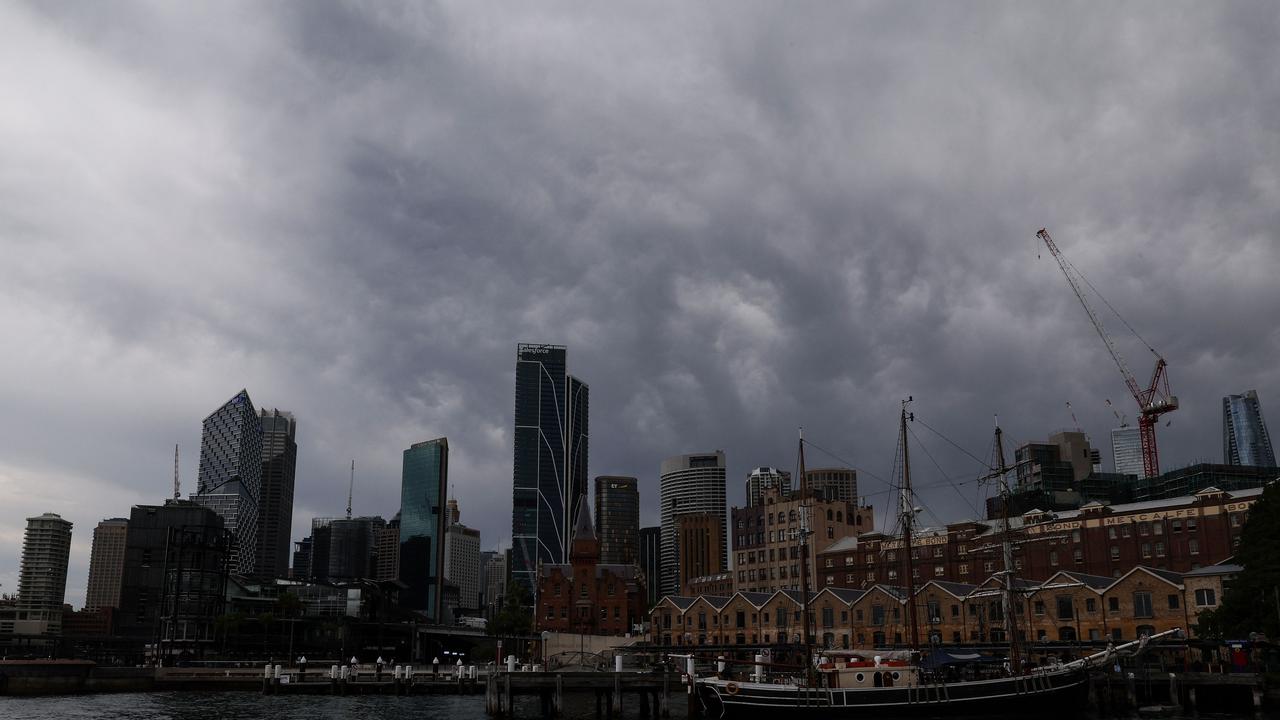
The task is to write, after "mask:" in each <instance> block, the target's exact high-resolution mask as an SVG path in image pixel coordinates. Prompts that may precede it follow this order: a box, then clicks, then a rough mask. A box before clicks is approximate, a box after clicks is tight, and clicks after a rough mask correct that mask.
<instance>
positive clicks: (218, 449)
mask: <svg viewBox="0 0 1280 720" xmlns="http://www.w3.org/2000/svg"><path fill="white" fill-rule="evenodd" d="M261 491H262V422H261V421H260V420H259V418H258V413H257V411H256V410H255V409H254V407H253V401H252V400H250V399H249V392H248V391H247V390H241V391H240V392H238V393H236V394H235V397H233V398H231V399H230V400H228V401H227V402H226V403H224V404H223V405H222V407H220V408H218V409H217V410H214V411H213V413H212V414H211V415H209V417H207V418H205V419H204V431H203V433H202V434H201V436H200V476H199V484H198V487H197V491H196V494H195V495H192V496H191V500H192V502H195V503H197V504H199V505H202V506H204V507H207V508H209V509H210V510H213V511H214V512H216V513H218V515H219V516H220V517H221V518H222V520H223V522H225V523H226V529H227V530H229V531H230V532H231V534H232V535H234V536H235V547H234V548H233V550H232V553H231V557H232V561H231V567H232V572H236V573H238V574H240V575H247V576H253V575H254V574H255V571H256V561H257V556H258V502H259V497H260V493H261Z"/></svg>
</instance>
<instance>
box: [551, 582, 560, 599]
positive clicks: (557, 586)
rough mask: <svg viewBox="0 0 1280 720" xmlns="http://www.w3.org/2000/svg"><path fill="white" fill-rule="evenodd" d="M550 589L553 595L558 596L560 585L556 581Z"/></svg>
mask: <svg viewBox="0 0 1280 720" xmlns="http://www.w3.org/2000/svg"><path fill="white" fill-rule="evenodd" d="M552 590H553V591H554V595H555V596H556V597H560V585H559V584H558V583H557V584H556V585H553V586H552Z"/></svg>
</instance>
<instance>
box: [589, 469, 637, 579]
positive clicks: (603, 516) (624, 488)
mask: <svg viewBox="0 0 1280 720" xmlns="http://www.w3.org/2000/svg"><path fill="white" fill-rule="evenodd" d="M637 486H638V481H637V480H636V478H633V477H627V476H619V475H601V476H600V477H598V478H596V537H597V538H600V562H602V563H609V564H613V565H631V564H634V563H635V562H636V559H637V552H638V551H637V547H638V545H637V544H638V543H639V535H640V492H639V490H638V489H637Z"/></svg>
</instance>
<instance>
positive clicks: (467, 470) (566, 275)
mask: <svg viewBox="0 0 1280 720" xmlns="http://www.w3.org/2000/svg"><path fill="white" fill-rule="evenodd" d="M1277 23H1278V20H1277V16H1276V14H1275V13H1274V10H1273V9H1271V8H1270V7H1268V6H1267V5H1265V4H1258V5H1256V6H1250V5H1245V4H1231V5H1227V6H1204V5H1179V6H1176V7H1175V6H1170V5H1168V4H1163V3H1162V4H1152V5H1145V6H1144V5H1126V6H1123V7H1121V8H1118V9H1116V8H1103V9H1099V8H1097V7H1090V6H1065V7H1064V6H1061V5H1058V4H1052V5H1049V4H1046V5H1039V6H1037V5H1032V4H1029V3H1020V4H1012V5H972V4H966V5H963V6H962V5H954V4H918V5H917V4H902V3H892V4H859V5H856V6H853V5H850V6H840V7H837V8H821V9H818V8H816V7H805V8H797V7H795V6H781V5H765V4H750V5H746V4H740V3H733V4H726V5H721V6H715V7H702V6H699V7H694V8H690V7H687V6H684V5H679V4H676V5H672V6H669V7H666V8H663V9H653V8H651V7H650V6H643V7H641V6H636V7H632V8H627V7H621V8H619V7H604V8H600V7H595V6H589V5H582V6H577V5H563V6H556V7H548V6H537V7H501V8H498V7H487V6H483V5H476V4H457V5H432V4H404V5H396V4H391V3H380V4H376V5H370V6H362V5H359V4H351V3H324V4H319V3H296V4H281V5H274V6H270V7H263V6H260V5H255V4H245V5H229V4H220V5H214V6H207V7H199V8H189V7H182V8H177V7H175V8H167V7H158V6H156V7H153V6H143V5H137V6H119V5H113V6H112V8H111V10H110V11H106V10H104V9H103V8H101V7H99V6H97V5H93V4H86V5H63V4H50V3H40V4H37V5H34V6H30V7H12V8H9V9H7V10H4V11H2V14H0V28H3V29H0V40H3V42H0V83H2V84H0V86H2V87H5V88H6V90H5V91H4V95H3V96H2V99H0V153H3V160H4V162H0V208H2V209H0V238H2V242H3V249H4V259H5V262H3V263H0V288H2V289H0V297H3V300H4V302H3V304H0V328H2V329H3V330H4V332H5V336H6V338H7V339H8V341H9V342H8V343H7V350H6V352H5V353H3V354H0V370H3V371H4V372H5V376H6V377H7V378H9V379H10V380H9V382H6V383H5V384H4V385H3V386H0V407H3V408H4V411H3V413H0V497H3V498H4V499H5V500H6V503H5V507H6V510H5V513H4V516H3V523H2V524H0V582H2V583H4V585H5V587H6V588H10V587H12V586H13V583H14V582H15V580H16V577H15V576H16V568H17V560H18V557H19V554H20V550H19V548H20V539H21V529H22V518H24V517H26V516H29V515H32V514H36V513H39V512H44V511H47V510H53V511H58V512H62V513H63V514H64V515H66V516H68V517H70V518H71V519H72V520H74V521H75V523H76V545H75V558H74V562H75V563H76V565H75V568H74V569H73V571H72V574H71V578H70V580H69V594H70V597H71V598H72V599H73V601H74V602H77V603H78V602H79V598H80V595H79V594H80V593H81V592H83V584H84V583H83V578H84V569H85V565H86V563H87V554H88V549H89V543H88V538H89V537H90V531H91V528H92V526H93V524H95V523H96V521H97V520H98V519H100V518H101V517H106V516H110V515H119V514H125V513H127V510H128V507H129V505H130V504H132V503H137V502H144V501H156V500H159V499H160V498H161V497H163V496H164V495H165V494H166V489H167V484H168V482H169V477H168V475H169V472H170V470H169V463H170V457H171V455H170V453H171V452H172V445H173V443H175V442H177V443H181V444H182V446H183V448H184V450H183V452H184V458H185V459H184V462H183V475H184V482H185V483H186V486H187V487H188V488H190V487H192V486H193V484H194V475H195V457H196V453H197V448H198V441H199V435H198V433H199V421H200V419H201V418H202V417H203V416H204V415H205V414H207V413H208V412H209V411H211V410H212V409H213V408H214V407H216V406H217V405H218V404H220V403H221V402H223V401H224V400H225V399H226V398H227V397H229V396H230V395H232V394H233V393H234V392H235V391H236V390H238V389H239V388H240V387H248V389H249V391H250V393H251V396H252V397H253V399H254V401H255V402H256V403H258V404H259V405H260V406H266V407H277V406H278V407H281V408H284V409H290V410H293V411H294V412H296V413H297V414H298V416H299V444H300V452H299V473H298V496H297V501H296V502H297V507H296V518H295V526H294V534H295V536H297V535H301V533H302V530H303V525H304V523H305V522H306V521H307V519H309V518H310V517H311V516H313V515H332V514H336V513H338V512H341V508H343V507H344V504H345V497H344V496H343V493H344V491H345V489H346V467H347V463H348V462H349V460H350V458H352V457H354V458H356V462H357V475H358V481H357V482H358V488H357V496H356V511H357V512H368V513H381V514H384V515H388V516H389V515H390V514H392V513H393V512H394V510H395V507H396V505H397V502H398V480H399V471H400V452H401V451H402V450H403V448H405V447H407V446H408V445H409V444H410V443H412V442H415V441H418V440H422V439H426V438H429V437H436V436H441V435H447V436H448V437H449V438H450V445H451V449H452V451H453V462H452V463H451V464H452V468H451V470H452V481H453V483H454V494H456V496H457V497H458V498H459V500H460V502H461V504H462V509H463V517H464V521H465V522H468V523H470V524H473V525H475V526H478V527H479V528H480V529H481V530H482V532H483V534H484V538H485V546H486V547H490V546H493V545H496V544H498V543H501V542H504V541H506V539H507V537H508V535H509V532H510V529H509V528H510V525H509V512H510V510H509V504H508V503H509V500H508V498H509V496H510V495H509V493H510V489H509V488H510V477H511V428H510V425H511V412H512V404H513V403H512V387H513V368H514V360H513V357H512V356H513V354H514V349H515V348H514V346H515V344H516V343H517V342H521V341H535V342H555V343H563V344H566V345H568V346H569V348H570V354H569V358H570V365H571V371H572V372H574V373H575V374H577V375H579V376H580V377H582V378H583V379H584V380H586V381H587V382H588V383H590V385H591V387H592V398H591V417H592V423H591V435H592V437H591V463H590V467H591V473H592V475H596V474H605V473H610V474H635V475H637V476H639V477H640V478H641V479H642V493H643V497H644V502H645V505H646V511H645V519H646V520H647V521H653V520H655V519H656V513H655V506H656V502H655V500H656V492H657V488H656V485H657V481H656V473H657V465H658V463H659V462H660V460H661V459H662V458H663V457H665V456H667V455H672V454H677V453H683V452H690V451H697V450H703V449H713V448H723V449H725V450H726V451H727V452H728V456H729V462H730V482H731V494H730V497H731V501H732V499H734V498H739V499H740V495H741V490H740V489H739V487H740V485H741V478H742V477H743V476H744V474H745V473H746V472H747V471H748V470H749V469H750V468H752V467H754V466H756V465H763V464H769V465H779V466H782V467H791V466H792V465H793V464H794V462H795V450H794V446H795V439H794V438H795V429H796V427H797V426H798V425H804V426H805V428H806V436H807V437H809V438H811V439H812V440H813V441H814V442H815V443H817V445H819V446H821V447H824V448H827V449H829V450H832V451H834V452H836V453H837V454H838V455H839V456H840V457H841V458H842V459H845V460H848V461H851V462H853V463H855V464H856V465H857V466H858V467H859V468H861V469H862V470H863V471H864V474H863V476H862V490H863V491H864V492H866V493H870V494H871V500H872V501H873V502H874V503H875V504H876V505H877V508H878V509H882V508H883V507H884V506H885V505H886V499H887V498H886V496H885V495H884V494H883V490H884V486H883V485H882V484H881V483H880V482H879V480H878V479H877V478H879V477H885V476H888V475H889V473H890V470H891V466H892V456H893V452H894V442H895V435H894V433H895V426H894V422H895V417H896V412H897V408H898V401H899V400H900V399H901V398H902V397H903V396H905V395H907V394H912V395H914V396H915V397H916V399H917V402H916V410H917V412H918V413H919V415H920V417H921V419H922V420H925V421H927V422H928V424H929V425H930V426H932V427H934V428H937V429H939V430H941V431H942V432H944V433H946V434H948V436H950V437H952V438H953V439H954V440H955V441H956V442H958V443H959V444H961V445H963V446H964V447H966V448H969V449H970V450H972V451H973V452H974V453H975V454H978V455H980V456H983V455H985V453H986V448H987V445H988V443H989V436H990V426H991V420H990V418H991V416H992V414H994V413H997V412H998V413H1000V415H1001V420H1002V423H1003V425H1004V426H1005V427H1006V429H1007V430H1008V432H1009V434H1010V435H1011V436H1012V437H1013V438H1014V439H1016V440H1020V441H1025V440H1031V439H1036V438H1042V437H1044V436H1045V435H1047V434H1048V433H1049V432H1051V431H1053V430H1055V429H1058V428H1061V427H1066V426H1069V425H1071V424H1072V422H1071V418H1070V415H1069V414H1068V410H1067V408H1066V402H1068V401H1070V402H1071V403H1072V406H1073V408H1074V410H1075V413H1076V415H1077V417H1078V418H1079V421H1080V424H1081V426H1082V427H1083V428H1084V429H1085V430H1086V431H1088V432H1090V433H1092V435H1093V438H1094V440H1095V443H1096V444H1100V445H1103V446H1104V447H1105V446H1106V445H1107V431H1108V429H1109V428H1110V427H1112V426H1113V425H1114V419H1113V418H1112V417H1111V415H1110V411H1109V410H1108V409H1107V408H1106V407H1105V405H1104V400H1105V399H1106V398H1110V399H1111V400H1112V401H1113V402H1114V403H1115V404H1116V406H1117V407H1119V408H1120V409H1121V410H1123V411H1125V412H1127V413H1128V415H1130V417H1131V418H1132V416H1133V414H1134V413H1133V411H1132V410H1131V408H1130V405H1132V400H1129V399H1127V398H1126V397H1125V394H1124V393H1125V391H1124V387H1123V385H1122V383H1121V382H1120V379H1119V377H1118V373H1117V371H1116V370H1115V368H1114V367H1113V366H1112V365H1111V364H1110V360H1109V358H1108V357H1107V356H1106V354H1105V351H1104V350H1103V347H1102V345H1101V342H1100V341H1099V340H1098V339H1097V338H1096V336H1094V335H1093V331H1092V329H1091V328H1090V326H1089V325H1088V322H1087V321H1086V319H1085V316H1084V313H1083V311H1082V310H1081V309H1080V308H1079V307H1078V305H1077V304H1076V302H1075V299H1074V297H1072V296H1071V293H1070V291H1069V290H1068V288H1067V287H1066V284H1065V282H1064V281H1063V279H1062V278H1061V275H1060V273H1059V272H1058V270H1057V267H1056V266H1055V265H1054V263H1053V262H1052V260H1051V259H1050V257H1049V256H1048V254H1047V253H1045V252H1043V251H1042V249H1041V248H1039V247H1038V246H1037V244H1036V241H1035V239H1034V233H1035V231H1036V230H1037V229H1039V228H1040V227H1041V226H1042V225H1047V226H1048V227H1049V228H1050V230H1051V231H1053V233H1054V235H1055V237H1056V238H1057V239H1058V241H1059V243H1060V245H1061V246H1062V248H1063V249H1064V251H1065V252H1066V253H1067V255H1068V256H1069V257H1070V258H1071V259H1072V261H1073V262H1074V263H1075V264H1076V265H1078V266H1079V267H1080V268H1081V269H1082V270H1084V272H1085V273H1086V274H1087V275H1088V276H1089V277H1090V278H1091V280H1092V281H1093V282H1094V283H1095V284H1096V285H1097V286H1098V287H1099V288H1100V289H1102V290H1103V291H1104V292H1105V293H1106V294H1107V296H1108V299H1109V300H1111V301H1112V303H1113V304H1114V305H1115V306H1116V307H1117V308H1120V309H1121V310H1122V312H1124V313H1125V315H1126V316H1127V317H1128V319H1129V320H1130V321H1131V322H1132V323H1133V324H1134V325H1135V326H1136V327H1138V328H1139V329H1140V330H1141V332H1142V333H1143V335H1144V336H1145V337H1147V338H1148V339H1149V340H1150V341H1151V342H1152V343H1153V344H1154V345H1155V346H1156V347H1158V348H1159V349H1160V350H1161V352H1163V353H1164V354H1165V355H1166V357H1168V359H1169V361H1170V364H1171V375H1172V379H1173V383H1174V387H1175V391H1176V392H1177V393H1178V394H1179V396H1180V397H1181V399H1182V402H1183V409H1182V410H1180V411H1179V412H1178V413H1177V414H1176V415H1174V416H1173V421H1172V425H1171V426H1170V427H1168V428H1164V427H1162V428H1161V430H1160V432H1161V438H1162V449H1163V451H1164V452H1163V460H1164V464H1165V465H1166V466H1174V465H1179V464H1184V463H1187V462H1190V461H1192V460H1196V459H1201V458H1204V459H1217V458H1218V457H1219V453H1220V451H1219V449H1218V447H1219V440H1218V438H1219V426H1218V423H1219V415H1218V412H1219V411H1218V403H1219V399H1220V397H1221V396H1222V395H1223V394H1224V393H1227V392H1238V391H1241V390H1244V389H1247V388H1252V387H1256V388H1257V389H1258V390H1259V392H1260V393H1261V394H1262V395H1263V398H1264V403H1265V402H1267V399H1269V398H1274V397H1276V396H1277V393H1278V391H1280V388H1278V387H1277V386H1278V385H1280V377H1278V375H1277V371H1276V369H1275V367H1276V366H1275V363H1274V357H1275V356H1276V351H1277V345H1278V344H1280V331H1278V330H1277V327H1276V325H1275V323H1274V321H1273V319H1272V318H1273V317H1274V316H1275V314H1276V312H1277V311H1278V310H1280V290H1277V289H1276V285H1275V282H1274V275H1275V270H1276V268H1277V267H1280V265H1278V264H1277V260H1280V258H1278V257H1277V256H1278V255H1280V248H1278V245H1280V243H1277V237H1276V228H1277V227H1280V223H1277V220H1278V219H1280V218H1277V208H1280V172H1278V171H1277V170H1276V168H1278V167H1280V162H1278V161H1280V145H1278V142H1280V141H1278V140H1277V137H1278V135H1277V121H1276V118H1277V117H1280V114H1278V113H1277V109H1280V77H1278V73H1280V70H1278V68H1280V57H1277V54H1278V51H1277V50H1276V48H1277V47H1280V45H1278V44H1277V43H1276V40H1277V34H1280V33H1278V32H1277V30H1278V27H1277ZM1108 323H1109V327H1110V329H1111V330H1112V332H1113V333H1115V334H1116V336H1117V338H1118V339H1119V343H1120V345H1121V348H1122V351H1123V352H1124V353H1125V355H1126V356H1127V358H1128V360H1129V361H1130V364H1131V367H1132V369H1133V371H1134V373H1135V374H1136V375H1138V376H1139V378H1143V379H1145V376H1146V374H1147V373H1148V372H1149V369H1150V362H1151V358H1150V356H1149V355H1148V354H1147V353H1146V351H1145V350H1144V349H1143V347H1142V346H1141V345H1140V344H1139V343H1137V342H1135V341H1132V340H1131V339H1129V338H1128V337H1126V333H1124V332H1123V327H1122V326H1121V325H1120V324H1119V323H1118V322H1116V321H1115V320H1114V319H1112V318H1108ZM915 430H916V432H917V434H919V435H920V440H921V449H922V454H921V457H920V459H919V461H918V462H917V464H916V466H917V467H918V468H919V473H920V479H919V480H920V482H921V484H922V485H926V486H930V487H929V489H927V490H926V491H924V500H925V502H926V504H928V505H929V506H930V508H931V510H932V511H933V514H934V515H936V516H938V517H941V518H943V519H950V518H956V517H959V516H962V515H970V514H972V513H973V508H974V507H976V506H978V504H979V502H980V499H981V491H980V489H978V488H976V487H974V486H973V485H972V484H968V485H965V486H963V493H962V495H963V497H958V496H957V494H956V493H955V492H953V491H951V490H950V489H949V488H947V487H945V482H946V481H945V479H944V478H943V477H942V472H945V474H946V475H947V476H949V477H951V478H952V479H955V480H957V481H959V480H966V481H967V480H971V479H972V478H973V477H974V476H975V475H976V474H977V463H975V462H974V461H972V460H971V459H969V458H967V457H965V456H964V455H962V454H960V453H958V452H956V451H954V450H953V449H951V448H950V447H949V446H947V445H946V443H944V442H943V441H941V440H940V439H938V438H937V437H936V436H933V435H932V434H930V433H929V432H928V431H926V430H925V429H924V428H923V427H917V428H916V429H915ZM68 438H75V442H68ZM925 450H927V451H928V454H924V452H923V451H925ZM930 455H931V456H932V458H934V459H936V460H937V461H938V464H939V465H940V466H941V468H942V471H939V470H938V469H937V468H936V467H934V465H933V461H932V460H931V459H930ZM808 460H809V464H810V465H814V464H836V463H837V460H836V459H833V458H831V457H828V456H825V455H823V454H822V453H821V452H818V451H817V450H814V451H813V452H812V453H811V454H810V456H809V458H808ZM881 517H883V514H881Z"/></svg>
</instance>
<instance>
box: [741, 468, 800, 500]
mask: <svg viewBox="0 0 1280 720" xmlns="http://www.w3.org/2000/svg"><path fill="white" fill-rule="evenodd" d="M771 487H773V488H778V489H779V490H780V491H781V492H782V494H783V495H790V494H791V473H789V472H787V471H786V470H779V469H778V468H772V467H758V468H756V469H755V470H752V471H751V472H749V473H747V507H755V506H756V505H759V504H760V494H761V493H762V492H764V489H765V488H771Z"/></svg>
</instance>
